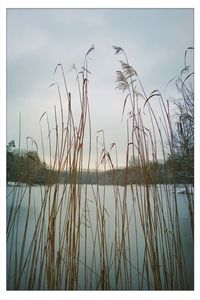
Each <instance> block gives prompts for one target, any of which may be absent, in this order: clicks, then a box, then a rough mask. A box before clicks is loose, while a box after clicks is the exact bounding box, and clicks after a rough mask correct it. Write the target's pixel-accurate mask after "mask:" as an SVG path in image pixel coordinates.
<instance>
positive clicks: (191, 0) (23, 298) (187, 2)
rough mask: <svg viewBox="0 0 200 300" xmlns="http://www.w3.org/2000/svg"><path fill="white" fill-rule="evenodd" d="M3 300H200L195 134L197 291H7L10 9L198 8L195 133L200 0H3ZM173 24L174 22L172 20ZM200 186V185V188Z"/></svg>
mask: <svg viewBox="0 0 200 300" xmlns="http://www.w3.org/2000/svg"><path fill="white" fill-rule="evenodd" d="M0 1H1V2H0V39H1V40H0V85H1V86H0V103H1V105H0V238H1V241H3V245H2V242H1V246H0V300H11V299H15V300H17V299H20V300H27V299H30V300H32V299H35V298H38V300H42V299H48V300H50V299H59V300H62V299H70V300H77V299H81V300H86V299H87V300H90V299H94V298H95V299H96V300H97V299H102V298H104V299H116V300H117V299H122V298H123V297H126V299H133V298H134V299H136V300H140V299H142V300H145V299H148V300H151V299H152V300H155V299H159V300H161V299H166V300H170V299H176V300H186V299H190V300H200V276H199V273H200V272H199V270H200V258H199V255H200V232H199V231H200V230H199V229H200V222H199V220H200V215H199V214H200V200H199V199H198V196H199V194H200V193H199V190H200V178H199V171H198V167H197V162H198V157H197V156H198V155H199V154H200V145H199V141H198V139H199V137H197V134H195V290H194V291H174V292H173V291H112V292H111V291H33V292H32V291H7V290H6V229H5V228H6V171H5V170H6V147H5V146H6V9H7V8H194V21H195V24H194V25H195V27H194V29H195V30H194V36H195V132H196V133H198V132H199V133H200V124H199V120H200V117H199V113H200V110H199V103H198V102H200V94H199V86H200V78H199V73H200V63H199V53H200V32H199V31H200V1H199V0H184V1H183V0H173V1H172V0H168V1H166V0H157V1H156V0H153V1H150V0H140V1H138V0H137V1H136V0H135V1H134V0H132V1H131V0H123V1H119V0H101V1H100V0H68V1H64V0H63V1H48V0H43V1H38V0H35V1H32V0H24V1H18V0H12V1H10V0H4V1H2V0H0ZM169 21H170V20H169ZM198 185H199V186H198Z"/></svg>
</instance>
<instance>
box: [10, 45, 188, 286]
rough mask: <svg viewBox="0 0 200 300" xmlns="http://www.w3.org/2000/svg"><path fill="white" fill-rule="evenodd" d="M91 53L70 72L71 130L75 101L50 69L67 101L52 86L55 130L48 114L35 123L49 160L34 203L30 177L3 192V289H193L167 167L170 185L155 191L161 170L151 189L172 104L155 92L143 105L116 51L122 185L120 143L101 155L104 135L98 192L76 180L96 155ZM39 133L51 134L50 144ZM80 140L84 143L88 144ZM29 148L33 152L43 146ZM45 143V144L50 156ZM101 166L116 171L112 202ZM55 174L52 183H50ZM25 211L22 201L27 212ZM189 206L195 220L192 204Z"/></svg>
mask: <svg viewBox="0 0 200 300" xmlns="http://www.w3.org/2000/svg"><path fill="white" fill-rule="evenodd" d="M93 49H94V47H91V48H90V49H89V50H88V52H87V54H86V56H85V59H84V63H83V67H82V70H81V72H78V70H76V68H75V71H76V72H77V84H78V91H79V98H80V99H79V100H80V115H79V120H78V122H77V123H76V122H75V118H74V114H73V111H72V101H74V99H72V96H71V93H70V92H69V90H68V87H67V80H66V77H65V73H64V69H63V66H62V65H61V64H59V65H57V67H56V69H55V73H57V72H60V74H61V76H62V80H63V85H64V91H65V94H64V95H63V94H62V93H61V87H60V84H59V83H57V82H56V83H54V84H52V85H51V86H50V88H51V89H52V88H56V89H57V93H58V99H59V106H58V108H57V107H56V106H55V107H54V126H53V127H51V124H50V121H49V118H48V113H47V112H44V113H43V114H42V116H41V118H40V133H41V141H40V144H41V148H42V156H43V160H45V157H49V162H48V165H49V169H50V171H51V172H50V175H49V178H48V181H47V182H48V183H47V184H46V185H45V186H38V187H37V189H38V190H37V199H34V197H35V196H33V186H32V182H31V177H30V180H29V184H27V185H24V184H23V183H22V182H20V178H19V180H18V183H17V184H16V185H15V186H14V187H13V189H12V191H11V193H10V194H8V199H11V200H9V201H11V208H10V209H9V210H8V215H7V261H8V262H7V288H8V289H30V290H32V289H36V290H38V289H39V290H41V289H48V290H59V289H65V290H78V289H85V290H91V289H97V290H111V289H125V290H130V289H141V290H144V289H149V290H153V289H156V290H160V289H166V290H171V289H172V290H174V289H175V290H176V289H183V290H184V289H189V288H191V287H190V286H189V283H188V278H187V268H186V264H185V257H184V251H183V245H182V240H181V230H180V224H179V210H178V203H177V193H176V186H177V185H176V179H175V174H174V179H173V186H171V185H169V184H168V183H167V182H168V176H169V174H168V173H169V170H168V169H167V168H165V169H164V177H165V178H166V183H165V184H164V185H163V186H164V188H162V189H161V188H160V186H159V184H158V176H159V175H158V174H159V169H156V170H155V173H154V178H153V182H154V183H153V184H150V176H151V175H150V163H151V161H152V160H153V162H155V163H156V162H158V141H159V143H160V145H161V149H162V156H163V157H162V158H163V160H164V161H166V159H167V157H166V155H167V154H166V150H165V143H166V141H167V142H168V145H169V151H171V153H173V151H174V147H173V134H172V133H173V129H172V120H171V117H170V108H169V103H168V102H165V101H164V99H163V98H162V95H161V94H160V92H159V91H153V92H152V94H151V95H150V96H149V97H147V95H146V93H145V91H144V88H143V86H142V84H141V81H140V79H139V76H138V74H137V72H136V71H135V70H134V69H133V68H132V67H131V66H130V64H129V61H128V58H127V55H126V53H125V51H124V50H123V49H122V48H120V47H114V50H115V53H116V54H122V55H123V57H124V61H121V62H120V64H121V70H120V71H118V72H117V83H118V88H120V89H122V90H123V91H124V92H126V95H125V100H124V104H123V109H122V114H123V117H124V114H125V110H126V109H127V108H128V107H129V108H128V109H129V110H130V114H129V118H128V120H127V133H126V134H127V150H126V153H125V155H126V165H125V173H124V174H125V175H124V176H125V178H123V182H124V183H125V184H124V186H123V187H121V186H120V180H121V178H119V177H118V173H117V171H118V153H117V145H116V144H114V143H113V144H111V146H110V147H109V148H107V146H106V139H105V136H104V132H103V131H99V132H98V133H97V137H96V181H97V184H96V185H90V184H85V185H83V184H82V182H81V176H80V174H81V173H82V171H83V169H85V165H84V164H83V158H84V155H85V152H86V151H87V152H88V157H89V158H88V162H87V171H88V174H89V169H90V157H91V151H92V149H91V136H92V135H91V130H92V126H91V121H90V108H89V99H88V81H89V79H88V76H89V75H90V72H89V70H88V66H87V57H88V55H89V54H90V52H91V51H92V50H93ZM136 83H137V86H138V85H139V91H138V89H136ZM154 98H155V99H156V98H157V99H156V100H155V101H158V102H159V105H160V110H161V113H162V118H160V117H159V118H158V117H157V116H156V114H155V111H154V108H153V106H152V104H151V103H152V100H154ZM141 99H142V102H141ZM128 101H129V103H128ZM141 103H142V105H141ZM147 120H150V121H148V122H147ZM147 123H148V128H147V125H146V124H147ZM44 128H47V137H46V136H45V135H44ZM86 135H87V137H89V142H88V144H87V145H86V144H85V137H86ZM44 139H45V140H44ZM28 141H29V142H30V138H29V139H28ZM31 141H32V143H34V145H35V148H36V149H38V143H39V142H38V143H37V142H36V141H34V140H33V139H32V140H31ZM44 144H47V145H48V151H47V150H45V147H44ZM45 151H47V152H48V153H45ZM131 157H132V159H133V162H134V165H135V166H137V170H138V172H139V174H138V178H145V181H144V182H145V183H144V184H140V182H137V183H136V184H130V183H129V173H130V166H129V161H130V159H131ZM100 165H102V166H103V169H104V172H106V171H107V170H111V172H112V180H113V186H112V189H113V196H112V198H110V197H109V198H108V192H107V189H108V188H107V186H106V177H105V184H104V186H103V187H102V186H100V184H99V181H98V180H99V176H100V170H99V166H100ZM158 168H159V164H158ZM55 171H56V174H57V177H56V183H55V184H54V185H52V182H53V180H52V179H53V176H54V174H55ZM63 171H65V172H69V174H70V183H69V184H66V183H64V184H62V185H61V184H60V176H61V172H63ZM141 183H142V182H141ZM172 189H173V191H172ZM91 197H92V199H91ZM108 201H109V202H111V201H112V202H113V210H112V209H111V210H109V211H108ZM23 203H28V205H27V204H26V206H25V207H26V208H25V209H24V206H23ZM188 203H189V205H190V206H189V209H190V216H191V218H193V216H192V213H191V211H193V210H192V208H191V205H192V204H191V203H192V201H191V199H190V202H188ZM31 207H32V208H31ZM38 207H39V209H38ZM111 222H114V231H113V232H112V231H111V230H110V228H109V227H110V224H111ZM21 224H23V228H21ZM191 224H193V222H191ZM30 232H32V233H30Z"/></svg>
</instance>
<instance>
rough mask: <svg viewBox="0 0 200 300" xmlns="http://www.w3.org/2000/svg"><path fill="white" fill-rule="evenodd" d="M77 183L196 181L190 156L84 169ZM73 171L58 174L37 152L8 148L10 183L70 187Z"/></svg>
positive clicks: (8, 180)
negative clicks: (106, 168)
mask: <svg viewBox="0 0 200 300" xmlns="http://www.w3.org/2000/svg"><path fill="white" fill-rule="evenodd" d="M74 176H75V178H76V180H75V182H77V183H79V184H80V183H82V184H100V185H115V184H117V185H122V186H123V185H125V184H136V183H137V184H144V183H147V178H148V182H149V184H153V183H160V184H162V183H173V182H177V183H191V184H193V182H194V166H193V163H191V161H190V160H188V159H187V157H186V158H185V159H184V157H183V156H180V155H179V156H178V155H177V156H176V157H173V158H172V157H170V156H168V158H167V160H166V161H165V162H159V161H151V162H149V163H148V166H145V165H141V163H140V161H138V160H136V161H135V162H133V160H131V161H130V162H129V166H128V167H127V168H119V169H110V170H106V171H99V170H98V172H97V171H95V170H82V171H77V172H76V174H73V182H74ZM71 178H72V171H71V170H61V171H57V170H55V168H53V169H50V168H49V166H48V165H47V164H46V163H45V162H42V161H41V159H40V158H39V156H38V153H37V152H36V151H21V152H20V151H18V150H17V149H16V147H15V142H14V141H11V142H9V143H8V145H7V183H9V182H17V183H27V184H30V185H33V184H38V185H44V184H55V183H66V184H70V182H71Z"/></svg>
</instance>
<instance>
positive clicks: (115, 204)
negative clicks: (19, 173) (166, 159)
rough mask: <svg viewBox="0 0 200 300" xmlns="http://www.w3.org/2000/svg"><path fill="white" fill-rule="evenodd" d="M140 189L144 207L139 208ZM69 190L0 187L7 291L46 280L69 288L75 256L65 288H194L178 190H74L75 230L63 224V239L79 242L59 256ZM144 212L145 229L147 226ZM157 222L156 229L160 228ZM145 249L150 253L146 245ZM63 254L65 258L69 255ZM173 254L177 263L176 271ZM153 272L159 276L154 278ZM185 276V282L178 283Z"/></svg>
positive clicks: (64, 244) (42, 285)
mask: <svg viewBox="0 0 200 300" xmlns="http://www.w3.org/2000/svg"><path fill="white" fill-rule="evenodd" d="M179 188H181V187H179ZM147 192H148V197H149V198H148V199H150V203H147ZM70 193H72V191H70V190H69V185H67V186H66V185H59V186H57V187H56V186H52V187H51V188H49V187H48V188H47V187H45V186H32V187H31V189H29V187H27V186H25V185H24V186H23V187H22V186H21V187H17V186H16V187H12V186H8V187H7V224H8V236H9V237H8V240H7V289H16V288H17V289H22V290H23V289H36V290H37V289H41V290H46V289H50V288H49V285H48V283H47V281H48V280H49V281H51V282H53V287H52V289H70V288H69V286H70V283H69V281H70V279H69V278H70V276H71V275H70V272H71V273H72V271H71V269H70V268H71V265H72V264H73V262H74V261H76V259H77V260H78V261H76V266H75V267H76V268H77V269H76V270H77V272H76V274H77V277H76V280H75V282H76V283H75V285H74V286H73V289H79V290H96V289H113V290H138V289H142V290H148V289H151V290H153V289H156V284H159V285H160V287H162V289H178V290H180V289H193V288H194V248H193V237H192V230H191V223H190V214H189V209H188V201H187V196H186V195H185V194H179V193H178V188H177V190H176V191H175V190H174V188H173V187H172V186H164V185H158V186H153V185H151V186H149V187H148V190H147V188H145V187H143V186H135V185H133V186H132V187H131V186H127V187H118V186H97V185H93V186H90V185H88V186H86V185H82V186H79V187H74V190H73V193H74V194H73V195H76V199H77V201H78V203H79V205H78V209H77V210H78V211H76V212H75V214H74V216H72V217H73V218H74V220H76V221H75V223H76V226H74V227H71V234H73V232H74V233H75V235H76V234H77V233H79V237H80V238H79V239H77V243H78V246H77V248H76V251H77V252H76V254H74V257H73V258H70V259H69V254H68V255H67V254H66V253H69V249H70V248H69V237H70V235H69V232H70V231H69V229H68V227H67V226H68V225H69V222H70V219H69V209H70V207H71V206H69V202H70V201H71V199H72V198H70ZM191 197H192V198H193V196H191ZM175 198H176V203H177V207H176V206H175V204H174V203H175ZM53 199H54V200H55V201H56V214H55V216H54V217H55V219H56V221H55V222H54V223H53V224H54V226H55V228H54V230H55V240H54V241H53V242H54V245H53V249H54V250H53V254H51V255H52V257H51V261H52V266H49V261H48V259H49V258H46V257H45V253H46V252H45V251H47V250H48V249H49V248H48V247H49V246H48V245H49V243H50V242H49V240H48V235H50V233H49V232H50V229H49V228H50V227H49V226H50V225H49V216H50V214H51V209H52V206H53ZM54 204H55V203H54ZM71 205H73V204H71ZM149 205H150V206H149ZM158 206H159V207H160V210H159V211H160V213H159V214H158V213H157V207H158ZM169 208H170V209H169ZM176 208H177V210H176ZM149 211H150V212H151V218H152V219H151V220H153V225H152V224H151V222H149V221H148V222H147V219H148V213H149ZM161 211H162V214H161ZM169 211H170V212H171V214H170V213H169ZM41 212H43V213H42V217H41V215H40V214H41ZM177 212H178V222H177ZM76 214H77V216H78V214H79V218H78V217H77V216H76ZM38 220H40V222H38ZM172 220H175V221H173V222H175V225H174V226H175V228H176V229H175V231H176V230H178V229H177V226H178V227H179V229H180V241H179V242H178V245H180V244H181V248H180V249H181V250H180V249H179V250H177V240H178V239H179V236H178V235H177V233H176V232H172V228H171V222H172ZM159 224H161V225H162V226H163V227H162V228H161V229H160V227H159ZM151 226H153V227H152V228H153V230H154V232H155V234H154V238H153V239H151V235H150V233H149V231H150V229H149V228H150V227H151ZM41 232H42V234H40V233H41ZM66 232H68V235H67V234H66ZM177 232H179V231H177ZM24 236H25V238H24ZM36 236H37V239H36ZM145 236H146V239H145ZM33 238H34V243H33V242H32V241H33ZM50 240H51V238H50ZM151 244H152V245H154V246H155V247H154V250H155V251H154V250H151V247H149V245H151ZM156 245H157V247H156ZM167 245H168V246H167ZM168 247H169V248H168ZM67 249H68V250H67ZM77 249H78V250H77ZM34 251H35V252H34ZM178 251H179V252H178ZM34 253H35V254H34ZM70 253H71V254H70V256H73V251H72V252H70ZM77 253H78V256H77ZM177 253H180V255H181V257H182V258H183V262H184V266H183V264H181V263H180V259H179V258H178V257H177ZM155 255H157V257H156V258H155ZM147 258H148V259H149V261H148V259H147ZM153 258H154V259H155V261H157V262H158V264H157V266H154V264H153V262H152V260H153ZM151 259H152V260H151ZM154 268H157V271H156V272H157V273H156V272H154ZM50 269H51V270H50ZM49 270H50V271H49ZM102 270H103V271H102ZM48 272H50V273H49V274H51V275H49V276H50V277H48V276H47V273H48ZM181 273H183V274H184V276H183V277H184V278H183V279H181V276H182V274H181ZM52 274H53V275H52ZM155 274H159V276H158V278H157V277H156V276H157V275H156V276H155ZM47 277H48V279H47ZM52 277H56V278H57V280H54V279H55V278H52ZM68 277H69V278H68ZM185 277H186V278H187V283H184V282H185V281H184V280H185ZM102 278H103V279H102Z"/></svg>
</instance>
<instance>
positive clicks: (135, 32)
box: [7, 8, 194, 168]
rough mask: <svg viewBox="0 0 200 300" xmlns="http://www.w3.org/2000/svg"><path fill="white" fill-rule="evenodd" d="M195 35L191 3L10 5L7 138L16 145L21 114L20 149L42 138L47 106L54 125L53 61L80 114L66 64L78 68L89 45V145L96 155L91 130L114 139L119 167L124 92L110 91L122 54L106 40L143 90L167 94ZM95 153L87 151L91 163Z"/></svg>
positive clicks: (122, 155) (72, 75)
mask: <svg viewBox="0 0 200 300" xmlns="http://www.w3.org/2000/svg"><path fill="white" fill-rule="evenodd" d="M193 34H194V28H193V10H192V9H175V8H173V9H19V8H18V9H8V10H7V142H9V141H11V140H15V142H16V146H18V137H19V115H20V114H21V128H22V130H21V148H26V137H27V136H31V137H33V138H34V139H35V140H37V141H38V144H41V143H40V134H39V120H40V117H41V115H42V114H43V113H44V112H45V111H48V114H49V117H50V121H51V124H52V125H51V126H52V127H54V126H53V118H54V117H53V114H54V111H53V107H54V105H59V102H58V97H57V93H56V90H55V88H48V87H49V86H50V85H51V84H52V83H53V82H55V81H57V80H58V81H59V80H60V77H59V76H60V75H59V72H58V73H56V75H54V69H55V67H56V65H57V64H58V63H62V65H63V67H64V70H65V75H66V78H67V84H68V89H69V91H70V92H71V93H72V101H73V110H74V114H75V118H77V119H78V113H79V99H78V94H77V82H76V75H75V73H74V72H72V70H71V67H72V65H73V64H75V65H76V66H77V68H78V69H81V65H82V63H83V60H84V56H85V54H86V52H87V51H88V49H89V48H90V47H91V45H93V44H94V46H95V49H94V50H93V51H92V52H91V53H90V54H89V59H88V69H89V70H90V72H91V75H90V77H89V102H90V113H91V123H92V149H93V153H95V147H96V146H95V142H96V135H97V132H98V131H99V130H104V134H105V140H106V146H107V148H109V145H111V144H112V143H116V144H117V145H118V158H119V165H120V166H123V165H124V163H125V151H126V145H127V140H126V116H127V114H128V108H127V110H126V111H125V117H124V120H123V121H122V118H121V117H122V110H123V101H124V95H123V94H122V93H121V91H119V90H117V89H116V71H117V70H118V69H120V64H119V60H120V59H122V58H123V57H121V56H116V55H115V54H114V51H113V49H112V46H113V45H116V46H120V47H122V48H123V49H124V50H125V51H126V53H127V55H128V58H129V62H130V64H131V65H132V66H133V67H134V69H135V70H137V73H138V75H139V77H140V80H141V81H142V84H143V86H144V88H145V92H146V94H147V95H149V94H150V93H151V92H152V91H153V90H155V89H158V90H160V91H161V93H162V94H163V95H164V96H166V98H167V97H173V93H174V90H173V89H171V90H170V89H169V90H168V92H167V93H168V94H166V93H165V87H166V84H167V83H168V82H169V80H170V79H171V78H173V77H174V76H176V75H179V73H180V71H181V70H182V69H183V67H184V53H185V50H186V49H187V48H188V47H191V46H193V43H194V37H193ZM86 141H87V138H86ZM40 149H41V147H40ZM46 155H47V156H48V154H46ZM86 156H87V155H86ZM95 159H96V158H95V154H92V162H91V167H92V168H93V167H94V166H95ZM85 161H87V157H86V158H85Z"/></svg>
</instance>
